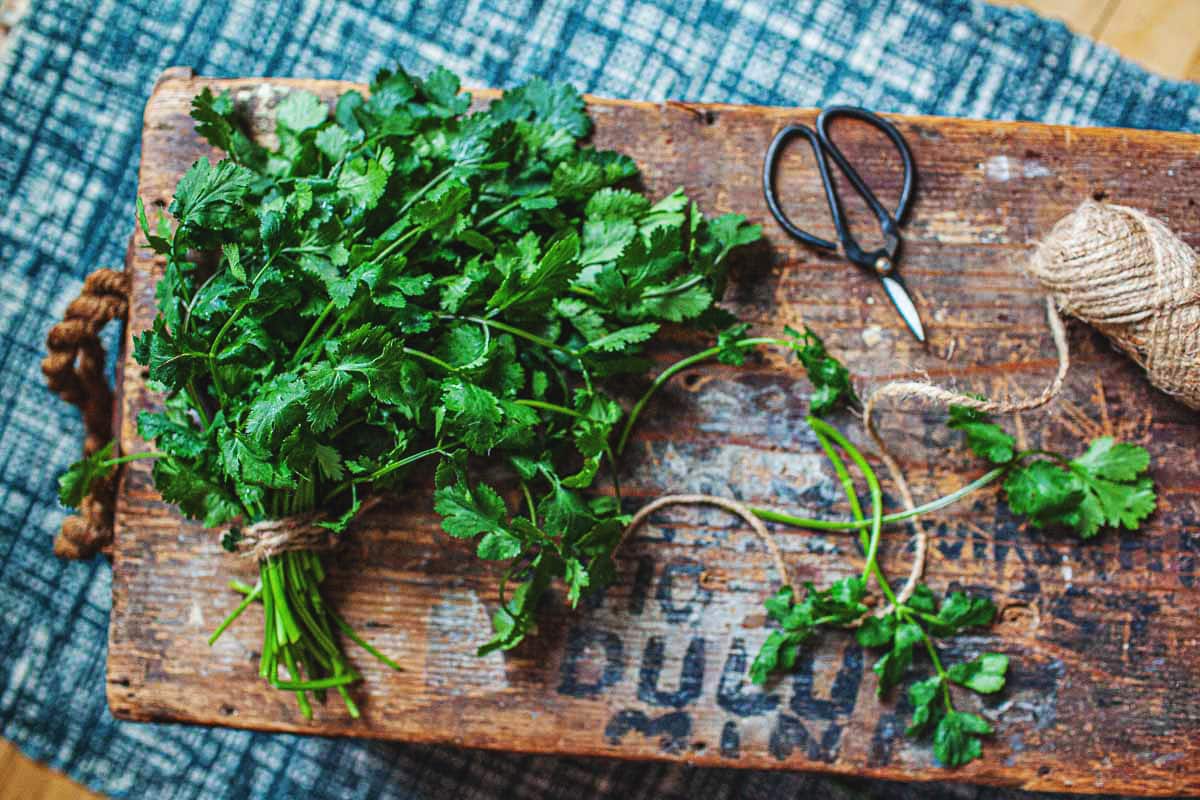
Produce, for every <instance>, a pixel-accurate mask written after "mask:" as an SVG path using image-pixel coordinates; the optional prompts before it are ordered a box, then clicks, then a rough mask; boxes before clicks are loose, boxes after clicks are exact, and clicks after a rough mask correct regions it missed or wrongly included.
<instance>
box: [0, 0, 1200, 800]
mask: <svg viewBox="0 0 1200 800" xmlns="http://www.w3.org/2000/svg"><path fill="white" fill-rule="evenodd" d="M396 60H398V61H400V62H401V63H402V64H403V65H404V66H406V67H408V68H411V69H414V70H416V71H419V72H424V71H425V70H427V69H429V68H431V67H432V66H433V65H436V64H443V65H445V66H447V67H449V68H450V69H452V70H455V71H456V72H459V73H460V74H462V75H463V76H464V77H465V80H466V82H467V83H468V84H473V85H494V86H506V85H511V84H513V83H516V82H518V81H521V80H523V79H525V78H528V77H531V76H534V75H542V76H545V77H548V78H553V79H560V80H569V81H572V82H574V83H575V84H577V85H578V86H580V87H581V88H583V89H585V90H587V91H591V92H595V93H599V94H606V95H613V96H620V97H638V98H654V99H658V98H665V97H674V98H679V99H691V100H714V101H733V102H740V101H744V102H754V103H766V104H796V105H817V104H823V103H831V102H836V101H846V102H854V103H859V104H863V105H867V106H870V107H873V108H875V109H877V110H881V111H898V112H922V113H933V114H945V115H956V116H973V117H990V118H1002V119H1034V120H1043V121H1048V122H1060V123H1070V124H1077V125H1096V124H1103V125H1120V126H1130V127H1154V128H1165V129H1179V130H1186V129H1191V130H1200V102H1198V97H1200V87H1197V86H1194V85H1191V84H1185V83H1174V82H1171V81H1167V80H1163V79H1160V78H1158V77H1155V76H1153V75H1149V74H1147V73H1146V72H1144V71H1143V70H1141V69H1140V68H1138V67H1136V66H1133V65H1131V64H1129V63H1128V62H1125V61H1122V60H1121V59H1120V58H1118V57H1117V56H1116V55H1115V54H1114V53H1113V52H1112V51H1110V50H1108V49H1106V48H1104V47H1100V46H1098V45H1096V44H1094V43H1092V42H1089V41H1087V40H1085V39H1082V38H1079V37H1076V36H1073V35H1072V34H1070V33H1069V32H1068V31H1067V30H1066V29H1065V28H1064V27H1063V26H1062V25H1060V24H1058V23H1052V22H1048V21H1046V20H1043V19H1040V18H1038V17H1036V16H1034V15H1032V14H1030V13H1028V12H1020V11H1005V10H999V9H995V8H991V7H988V6H985V5H982V4H980V3H977V2H968V1H967V0H946V1H945V2H932V0H930V1H928V2H920V1H919V0H894V1H893V2H877V3H871V2H866V0H862V2H855V0H830V1H829V2H821V1H820V0H789V2H782V3H778V4H776V5H775V6H769V5H766V4H764V3H759V2H755V1H754V0H724V1H723V2H718V1H717V0H681V2H675V3H673V2H671V0H642V1H639V0H631V1H630V2H614V3H607V2H592V3H588V2H579V3H576V4H569V3H562V4H554V3H545V4H543V3H538V2H532V1H531V0H516V1H515V2H511V3H493V2H490V0H470V2H466V1H465V0H459V1H457V2H448V3H444V4H441V5H438V6H429V7H425V6H421V5H419V4H410V3H397V4H395V5H393V4H392V3H388V2H373V1H372V0H355V1H354V2H328V1H327V2H321V1H320V0H291V2H281V3H266V2H262V3H258V2H251V0H175V2H166V0H129V1H127V2H105V3H93V2H89V0H73V1H72V0H61V1H56V0H46V1H45V2H41V1H39V0H35V1H34V2H33V4H32V8H31V9H30V10H29V11H28V12H27V13H26V14H25V15H24V17H23V18H22V19H21V20H20V21H19V23H18V24H17V26H16V27H15V29H14V30H13V31H12V32H11V34H10V35H9V38H8V41H7V42H6V43H5V45H3V52H2V53H0V76H2V85H3V89H2V90H0V91H2V92H3V97H2V99H0V203H2V204H3V213H0V270H2V272H0V559H2V564H3V567H2V570H3V574H2V577H0V734H2V735H3V736H4V737H6V738H8V739H11V740H13V741H15V742H16V743H17V744H19V745H20V747H21V748H22V749H23V750H25V751H26V752H27V753H29V754H30V755H32V756H34V757H36V758H39V759H44V760H46V761H48V762H50V763H51V764H52V765H53V766H55V767H58V768H61V769H63V770H65V771H66V772H67V773H68V774H70V775H72V776H73V777H75V778H76V779H78V780H80V781H82V782H83V783H85V784H87V785H88V786H90V787H92V788H94V789H97V790H99V791H102V792H105V793H108V794H112V795H116V796H128V797H133V796H146V797H156V798H194V797H223V796H228V797H266V796H271V797H311V798H342V797H362V798H367V797H412V798H425V797H437V798H442V797H464V798H476V797H478V798H490V797H502V798H511V797H570V798H578V797H593V796H602V795H604V796H608V795H611V796H614V797H621V798H624V799H625V800H634V798H643V797H645V798H651V797H653V798H675V797H679V798H726V797H737V798H755V797H764V798H765V797H772V798H774V797H783V796H793V797H795V796H805V797H829V796H834V797H955V798H969V797H981V798H982V797H998V796H1001V793H998V792H996V791H993V790H987V789H974V788H965V787H951V786H943V787H935V788H931V787H913V788H903V787H900V786H897V785H892V784H880V783H870V782H846V781H836V780H832V779H825V778H818V777H812V776H804V775H797V774H778V773H754V772H737V771H731V770H697V769H689V768H686V767H676V766H667V765H656V764H621V763H617V762H607V761H590V760H582V759H567V758H533V757H524V756H508V755H502V754H489V753H479V752H471V751H462V750H454V749H449V748H431V747H415V746H404V745H385V744H378V743H365V742H354V741H344V740H343V741H330V740H323V739H316V738H303V737H294V736H271V735H260V734H251V733H246V732H240V731H230V730H206V729H200V728H190V727H183V726H173V725H142V724H128V723H121V722H116V721H114V720H113V719H112V717H111V716H110V715H109V713H108V711H107V708H106V705H105V701H104V680H103V675H104V661H105V641H106V629H107V621H108V610H109V597H110V574H109V568H108V566H107V565H106V564H104V563H103V562H101V561H97V562H93V563H86V564H81V563H60V562H59V561H57V560H56V559H55V558H54V557H53V556H52V555H51V552H50V543H51V538H52V536H53V533H54V531H55V530H56V529H57V527H58V525H59V523H60V522H61V519H62V515H63V512H62V510H61V509H60V508H59V507H58V505H57V503H56V501H55V499H54V491H53V487H54V481H55V476H56V475H57V474H58V473H59V472H60V471H61V470H62V469H63V468H64V467H65V466H66V464H67V463H69V462H70V461H71V460H73V458H74V457H75V456H76V452H77V449H78V447H79V441H80V438H81V428H80V424H79V422H78V419H77V416H76V415H75V414H72V413H69V412H68V411H67V410H66V409H65V407H63V406H61V405H59V404H58V401H57V400H55V399H53V398H52V397H51V396H50V395H49V394H48V392H47V391H46V389H45V388H44V387H43V385H42V378H41V375H40V373H39V370H38V362H39V359H40V357H41V352H42V340H43V337H44V335H45V332H46V330H47V328H49V326H50V325H51V324H52V323H53V322H54V321H55V320H56V318H58V317H59V315H60V314H61V313H62V310H63V308H64V306H65V304H66V303H67V301H68V299H69V298H70V297H72V296H73V295H74V294H75V293H76V292H77V291H78V289H79V287H80V281H81V279H82V277H83V276H84V275H85V274H86V273H87V272H88V271H89V270H91V269H92V268H94V267H95V266H97V265H102V264H113V265H115V264H119V263H120V262H121V259H122V257H123V251H124V246H125V237H126V236H127V234H128V231H129V225H130V220H131V219H132V214H133V200H134V195H135V187H136V176H137V166H138V146H139V136H140V132H141V130H140V129H141V114H142V108H143V105H144V103H145V99H146V97H147V95H148V93H149V91H150V88H151V86H152V84H153V82H154V80H155V77H156V76H157V75H158V73H159V71H160V70H162V69H163V68H164V67H165V66H167V65H170V64H186V65H191V66H194V67H195V68H196V70H197V72H198V73H200V74H204V75H229V76H232V75H297V76H313V77H330V78H334V77H336V78H348V79H354V80H365V79H368V78H369V77H370V76H371V75H372V74H373V73H374V71H375V70H376V69H377V68H379V67H382V66H385V65H387V64H390V63H393V62H394V61H396ZM1003 796H1004V797H1013V796H1014V795H1013V794H1012V793H1003Z"/></svg>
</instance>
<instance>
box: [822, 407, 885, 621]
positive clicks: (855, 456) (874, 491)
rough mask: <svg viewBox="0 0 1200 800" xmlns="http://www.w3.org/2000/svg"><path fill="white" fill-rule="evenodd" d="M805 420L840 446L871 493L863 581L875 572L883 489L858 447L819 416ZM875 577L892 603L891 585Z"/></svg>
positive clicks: (881, 517)
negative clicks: (868, 535) (868, 536)
mask: <svg viewBox="0 0 1200 800" xmlns="http://www.w3.org/2000/svg"><path fill="white" fill-rule="evenodd" d="M806 421H807V422H808V424H809V425H810V426H812V428H813V430H815V431H818V432H820V433H822V434H824V435H825V436H828V437H829V438H830V439H832V440H833V442H834V443H835V444H837V446H838V447H840V448H842V450H844V451H845V452H846V455H848V456H850V460H851V461H853V462H854V463H855V465H856V466H857V467H858V469H859V471H860V472H862V474H863V477H864V478H866V480H867V490H868V491H869V492H870V494H871V539H870V543H869V547H868V548H867V563H866V566H865V567H864V568H863V574H862V579H863V582H864V583H865V582H866V581H867V580H868V579H869V578H870V577H871V575H873V574H875V559H876V558H877V557H878V555H879V539H880V533H881V532H882V531H883V489H882V488H881V487H880V486H879V478H877V477H876V476H875V470H873V469H871V465H870V464H868V463H867V460H866V459H865V458H863V455H862V453H860V452H859V451H858V448H857V447H855V446H854V445H853V444H851V443H850V440H849V439H847V438H846V437H845V436H843V435H842V433H841V431H839V430H838V429H837V428H835V427H833V426H832V425H830V424H829V423H828V422H826V421H825V420H823V419H821V418H819V417H814V416H809V417H807V418H806ZM877 577H878V578H879V588H880V589H882V590H883V593H884V594H885V595H887V598H888V600H890V601H891V602H892V603H893V604H894V603H895V602H896V597H895V595H893V594H892V587H890V586H888V584H887V581H886V580H885V579H883V574H882V572H880V573H879V575H878V576H877Z"/></svg>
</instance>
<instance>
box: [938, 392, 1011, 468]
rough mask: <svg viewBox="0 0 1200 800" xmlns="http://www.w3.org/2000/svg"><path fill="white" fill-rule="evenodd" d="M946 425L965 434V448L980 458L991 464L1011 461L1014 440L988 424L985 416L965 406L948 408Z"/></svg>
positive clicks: (996, 427)
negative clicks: (948, 415)
mask: <svg viewBox="0 0 1200 800" xmlns="http://www.w3.org/2000/svg"><path fill="white" fill-rule="evenodd" d="M947 424H948V425H949V427H950V428H952V429H953V430H959V431H962V432H963V433H964V434H966V437H967V446H968V447H970V448H971V450H972V451H973V452H974V453H975V455H977V456H979V457H980V458H985V459H987V460H988V461H990V462H992V463H993V464H1007V463H1008V462H1010V461H1012V460H1013V456H1014V455H1015V451H1014V450H1013V447H1014V446H1015V444H1016V439H1014V438H1013V437H1011V436H1009V435H1008V434H1007V433H1005V432H1004V429H1003V428H1001V427H1000V426H999V425H995V424H993V423H991V422H988V418H987V415H986V414H984V413H982V412H979V411H976V410H975V409H973V408H967V407H966V406H950V421H949V423H947Z"/></svg>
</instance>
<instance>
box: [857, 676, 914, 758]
mask: <svg viewBox="0 0 1200 800" xmlns="http://www.w3.org/2000/svg"><path fill="white" fill-rule="evenodd" d="M897 696H898V697H899V698H901V699H900V700H898V702H897V707H896V708H895V709H892V710H890V711H885V712H883V713H882V714H880V715H879V721H878V722H876V723H875V730H874V731H873V732H872V733H871V747H870V750H868V751H867V766H869V767H886V766H887V765H889V764H891V763H892V755H893V754H894V753H895V750H896V742H898V741H899V740H900V739H901V738H902V737H903V736H904V729H905V725H904V723H902V722H901V720H902V719H905V718H907V717H908V714H909V713H911V711H912V706H911V705H910V704H909V702H908V692H907V691H904V692H898V693H897ZM902 709H903V710H902Z"/></svg>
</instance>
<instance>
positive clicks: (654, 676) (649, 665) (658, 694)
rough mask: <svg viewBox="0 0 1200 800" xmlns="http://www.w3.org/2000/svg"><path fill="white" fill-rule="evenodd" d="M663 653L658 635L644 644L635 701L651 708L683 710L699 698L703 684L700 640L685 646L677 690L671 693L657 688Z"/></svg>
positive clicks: (664, 648)
mask: <svg viewBox="0 0 1200 800" xmlns="http://www.w3.org/2000/svg"><path fill="white" fill-rule="evenodd" d="M665 650H666V646H665V644H664V642H663V637H661V636H651V637H650V639H649V640H648V641H647V642H646V649H645V651H644V652H643V654H642V667H641V670H640V672H639V674H638V699H639V700H641V701H642V702H643V703H649V704H650V705H653V706H664V707H667V708H683V707H684V706H686V705H687V704H688V703H691V702H693V701H695V700H696V698H698V697H699V696H700V691H701V689H702V688H703V685H704V639H703V638H701V637H696V638H694V639H692V640H691V641H690V642H689V643H688V648H687V652H686V653H685V654H684V656H683V665H682V667H681V668H680V671H679V688H678V689H676V690H675V691H673V692H670V691H663V690H662V689H659V688H658V684H659V681H660V679H661V678H662V668H663V657H664V655H665Z"/></svg>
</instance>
